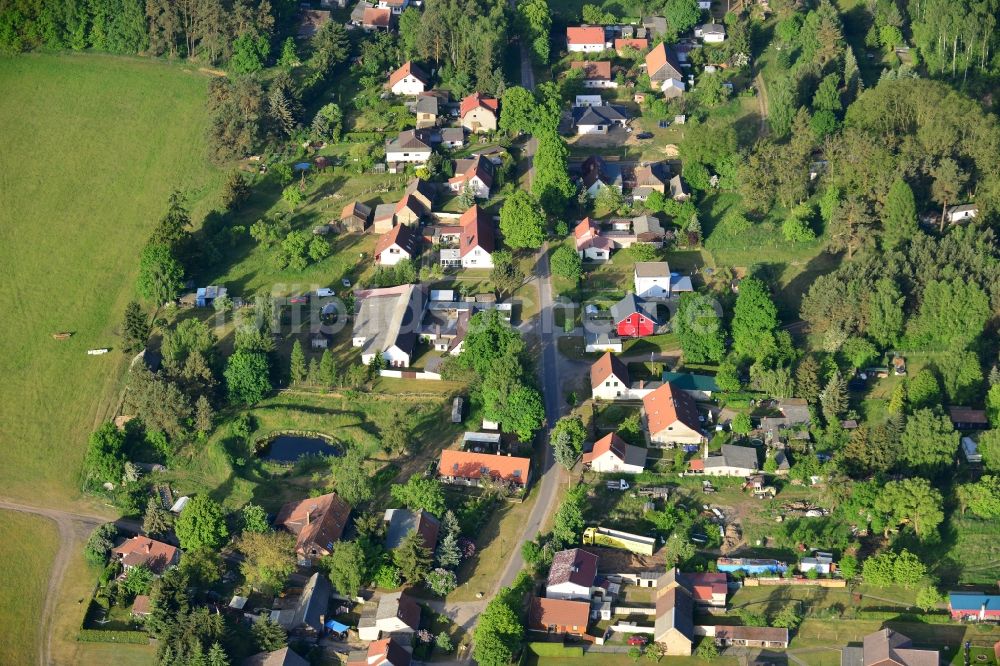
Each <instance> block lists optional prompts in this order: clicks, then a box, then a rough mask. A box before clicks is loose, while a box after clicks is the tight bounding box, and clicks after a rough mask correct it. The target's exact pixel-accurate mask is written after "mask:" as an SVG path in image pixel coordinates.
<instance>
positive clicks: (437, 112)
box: [413, 90, 448, 129]
mask: <svg viewBox="0 0 1000 666" xmlns="http://www.w3.org/2000/svg"><path fill="white" fill-rule="evenodd" d="M447 103H448V92H447V91H445V90H431V91H429V92H423V93H418V94H417V100H416V101H415V102H414V103H413V113H414V115H416V117H417V129H423V128H426V127H434V126H435V125H437V121H438V118H440V117H441V116H442V114H443V113H444V106H445V104H447Z"/></svg>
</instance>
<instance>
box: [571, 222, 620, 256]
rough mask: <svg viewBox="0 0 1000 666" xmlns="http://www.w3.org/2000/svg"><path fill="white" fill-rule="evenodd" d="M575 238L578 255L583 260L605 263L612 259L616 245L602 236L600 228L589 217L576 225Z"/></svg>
mask: <svg viewBox="0 0 1000 666" xmlns="http://www.w3.org/2000/svg"><path fill="white" fill-rule="evenodd" d="M573 236H574V240H575V242H576V253H577V254H578V255H580V258H581V259H584V260H586V261H597V262H605V261H607V260H608V259H610V258H611V248H612V247H613V246H614V243H612V242H611V240H610V239H608V238H605V237H603V236H601V230H600V228H598V226H597V225H596V224H594V223H593V222H591V220H590V218H589V217H585V218H584V219H583V220H582V221H581V222H580V223H579V224H578V225H576V227H575V228H574V229H573Z"/></svg>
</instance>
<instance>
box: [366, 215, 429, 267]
mask: <svg viewBox="0 0 1000 666" xmlns="http://www.w3.org/2000/svg"><path fill="white" fill-rule="evenodd" d="M419 241H420V236H419V235H418V234H417V233H416V232H415V231H413V229H412V228H411V227H410V226H408V225H406V224H397V225H396V226H394V227H393V228H392V230H391V231H389V232H388V233H385V234H382V235H381V236H379V239H378V242H377V243H376V244H375V263H376V264H378V265H379V266H395V265H396V264H398V263H399V262H401V261H403V260H404V259H412V258H413V257H414V256H416V254H417V248H418V247H419Z"/></svg>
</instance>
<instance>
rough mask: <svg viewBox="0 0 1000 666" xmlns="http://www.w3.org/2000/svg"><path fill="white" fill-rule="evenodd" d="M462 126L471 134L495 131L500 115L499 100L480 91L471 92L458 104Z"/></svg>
mask: <svg viewBox="0 0 1000 666" xmlns="http://www.w3.org/2000/svg"><path fill="white" fill-rule="evenodd" d="M458 113H459V117H460V118H461V120H462V127H464V128H465V129H467V130H469V131H470V132H472V133H473V134H483V133H486V132H495V131H496V129H497V119H498V117H499V115H500V100H498V99H497V98H496V97H490V96H489V95H484V94H482V93H478V92H475V93H472V94H471V95H469V96H467V97H466V98H464V99H463V100H462V102H461V104H460V105H459V111H458Z"/></svg>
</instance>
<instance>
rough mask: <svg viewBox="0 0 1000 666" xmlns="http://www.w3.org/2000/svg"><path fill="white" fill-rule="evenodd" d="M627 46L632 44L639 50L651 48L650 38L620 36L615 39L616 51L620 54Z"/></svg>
mask: <svg viewBox="0 0 1000 666" xmlns="http://www.w3.org/2000/svg"><path fill="white" fill-rule="evenodd" d="M626 46H631V47H632V48H634V49H635V50H637V51H645V50H646V49H648V48H649V40H648V39H640V38H638V37H633V38H631V39H629V38H621V37H619V38H618V39H616V40H615V51H617V52H618V53H619V54H620V53H621V52H622V49H624V48H625V47H626Z"/></svg>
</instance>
